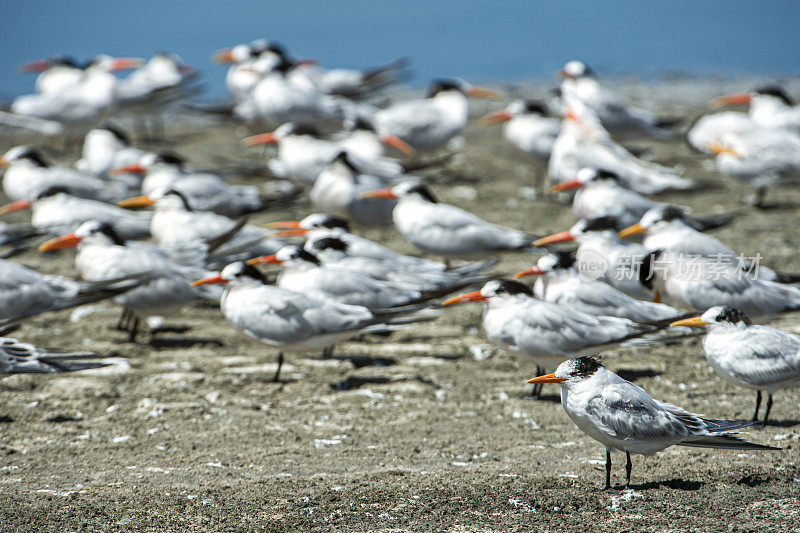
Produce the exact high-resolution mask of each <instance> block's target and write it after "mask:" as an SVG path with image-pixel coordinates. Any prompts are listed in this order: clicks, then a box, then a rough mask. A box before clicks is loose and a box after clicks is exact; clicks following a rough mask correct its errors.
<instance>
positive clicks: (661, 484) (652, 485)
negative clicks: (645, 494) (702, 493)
mask: <svg viewBox="0 0 800 533" xmlns="http://www.w3.org/2000/svg"><path fill="white" fill-rule="evenodd" d="M705 485H706V484H705V483H704V482H702V481H689V480H686V479H667V480H663V481H650V482H648V483H643V484H641V485H631V488H632V489H633V490H651V489H660V488H666V489H673V490H686V491H689V490H700V489H701V488H703V487H704V486H705Z"/></svg>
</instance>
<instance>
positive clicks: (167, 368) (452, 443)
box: [0, 82, 800, 531]
mask: <svg viewBox="0 0 800 533" xmlns="http://www.w3.org/2000/svg"><path fill="white" fill-rule="evenodd" d="M690 85H691V84H690ZM733 85H734V86H733V88H734V89H736V88H741V87H742V84H733ZM694 86H699V87H701V88H702V89H703V90H704V91H705V92H700V93H698V94H694V97H695V101H694V102H693V105H694V108H693V109H694V110H693V111H691V112H688V113H687V111H686V108H685V104H681V102H682V101H685V100H686V99H687V95H688V94H690V93H691V91H687V90H683V89H681V87H683V86H682V85H680V84H679V83H676V86H675V87H673V88H672V89H671V90H663V91H662V92H661V93H660V96H659V98H658V99H657V100H656V102H655V105H658V107H659V109H661V110H662V111H663V112H664V113H667V114H675V113H677V112H679V111H680V112H681V113H682V114H687V115H688V116H689V118H691V117H692V116H693V114H694V113H695V112H696V111H699V110H700V109H701V107H700V106H701V105H703V103H704V102H705V101H707V100H706V99H705V97H706V96H707V95H708V96H713V95H715V94H720V92H721V91H719V90H718V89H719V88H718V87H716V86H715V85H714V84H713V83H711V82H708V83H696V84H694ZM745 86H747V85H745ZM728 88H730V87H728ZM515 90H517V91H520V92H530V93H539V92H541V91H542V88H541V87H540V86H533V87H524V88H516V89H515ZM648 91H649V88H648V87H647V86H644V85H641V84H639V85H635V86H633V89H631V91H630V92H631V94H632V95H633V96H632V97H633V98H636V95H641V94H648ZM488 109H489V108H488V107H482V106H476V109H475V110H476V113H480V112H483V111H486V110H488ZM176 127H177V126H173V127H172V130H174V129H175V128H176ZM181 129H182V131H181V132H180V134H177V133H176V132H175V131H172V130H170V132H171V133H172V134H171V135H170V137H171V138H173V139H175V140H174V141H173V142H172V143H171V144H170V146H169V148H170V149H172V150H175V151H177V152H179V153H181V154H185V155H187V156H189V157H190V159H191V160H193V161H194V162H196V164H197V165H198V166H214V165H221V164H227V163H232V162H234V163H235V162H242V161H249V162H251V163H258V162H261V161H263V159H261V152H260V151H259V150H247V149H244V148H242V147H241V146H240V145H239V140H240V139H241V138H242V137H243V136H244V135H245V134H246V132H245V131H244V130H242V129H241V128H234V127H232V126H226V125H206V126H203V127H202V128H194V129H192V128H191V127H189V126H186V127H184V126H181ZM0 140H2V145H3V146H2V147H1V148H2V149H3V150H5V149H6V148H7V147H9V146H12V145H14V144H17V143H18V142H19V139H17V138H11V137H8V136H6V137H4V138H2V139H0ZM632 144H635V145H637V146H648V147H650V148H651V158H652V159H654V160H656V161H659V162H664V163H666V164H669V165H679V166H680V167H682V168H683V169H684V171H685V174H686V175H687V176H690V177H692V178H695V179H698V180H700V181H703V182H706V183H709V184H712V185H714V186H715V188H713V189H712V190H710V191H708V192H706V193H704V194H702V195H691V194H688V195H666V196H664V197H663V199H664V200H668V201H674V202H678V203H681V204H686V205H690V206H692V207H693V208H694V211H695V212H697V213H703V212H710V211H716V210H729V209H743V212H744V216H742V217H741V218H740V219H739V220H738V221H737V222H736V223H735V224H734V225H733V226H731V227H728V228H725V229H722V230H720V231H718V232H717V233H716V236H718V237H719V238H720V239H722V240H723V241H725V242H726V243H728V244H729V245H731V246H732V247H733V248H734V249H736V250H737V251H741V252H744V253H746V254H755V253H756V252H760V253H761V254H762V255H763V256H764V263H765V264H767V265H770V266H772V267H774V268H777V269H783V270H788V271H800V260H799V259H798V258H797V250H798V247H800V236H798V233H797V231H796V228H797V222H798V217H797V215H796V212H797V211H796V210H797V205H798V203H800V191H798V190H797V189H792V188H785V189H781V191H780V193H779V194H774V195H773V199H776V200H780V202H781V203H783V204H786V205H784V206H783V207H782V208H780V209H774V210H769V211H755V210H753V209H750V208H746V207H743V206H742V204H741V200H742V198H743V197H744V196H745V195H746V194H747V193H748V192H749V190H748V189H747V188H746V187H744V186H742V185H740V184H738V183H736V182H733V181H731V180H729V179H726V178H722V177H720V176H719V175H717V174H716V173H715V172H714V170H713V165H710V164H709V162H708V161H706V160H704V158H702V157H701V156H698V155H697V154H694V153H692V152H690V151H689V150H688V149H687V147H686V146H685V145H684V144H683V143H682V142H680V141H678V140H676V141H672V142H651V141H646V140H642V141H636V142H635V143H632ZM145 146H148V145H147V144H145ZM150 146H152V145H150ZM465 146H466V147H467V149H466V150H465V151H464V155H463V156H460V157H459V158H457V159H456V161H454V163H453V165H452V166H451V168H450V169H449V170H448V171H447V172H440V173H438V174H437V175H436V176H435V177H436V179H437V181H436V182H434V188H435V190H436V191H437V192H438V193H439V194H440V196H441V197H442V198H443V200H445V201H448V202H451V203H455V204H457V205H460V206H463V207H465V208H467V209H470V210H473V211H476V212H478V213H480V214H481V215H482V216H484V217H485V218H487V219H489V220H492V221H495V222H500V223H504V224H508V225H511V226H515V227H518V228H522V229H525V230H527V231H529V232H532V233H549V232H553V231H558V230H562V229H566V228H567V227H568V226H569V225H571V224H572V223H573V222H574V221H573V218H572V216H571V213H570V212H569V210H568V209H567V208H566V207H565V206H564V205H560V204H557V203H555V202H553V201H551V200H548V199H530V196H531V195H530V194H529V192H530V190H529V189H524V188H526V187H528V188H529V187H531V185H532V183H533V178H534V176H535V175H536V174H537V173H541V172H542V171H543V169H542V168H540V167H538V166H536V165H530V164H527V163H526V162H524V161H523V160H522V159H519V158H518V157H517V156H515V155H514V154H513V153H512V151H511V150H510V149H509V148H508V147H506V146H504V145H503V144H502V142H501V140H500V132H499V128H497V127H494V128H486V127H481V126H478V125H476V124H472V125H471V126H470V127H469V128H468V130H467V131H466V133H465ZM48 153H49V154H51V155H54V156H56V158H57V159H59V160H62V161H72V160H74V159H75V158H76V153H75V152H74V151H73V152H70V153H68V154H59V153H58V150H57V148H56V147H54V148H52V149H50V150H48ZM251 181H253V180H252V179H251ZM308 210H309V206H308V205H303V204H301V205H297V206H293V207H291V208H290V209H287V210H284V211H279V212H270V213H264V214H260V215H257V216H255V217H253V221H254V222H266V221H269V220H281V219H286V218H289V217H297V216H301V215H303V214H305V213H307V212H308ZM11 220H25V215H19V216H18V217H16V215H15V218H11ZM368 236H370V237H373V238H380V239H383V240H384V242H388V243H389V245H391V246H393V247H395V248H397V249H399V250H402V251H406V252H413V250H412V248H411V247H410V245H408V244H407V243H405V242H403V241H402V239H401V238H400V237H399V236H398V235H397V234H396V232H395V231H394V230H393V229H392V228H388V229H384V230H377V231H370V232H369V233H368ZM19 260H20V261H21V262H23V263H25V264H28V265H31V266H33V267H35V268H38V269H41V270H43V271H46V272H57V273H61V274H68V275H71V274H73V273H74V268H73V262H72V261H73V254H72V253H62V254H59V255H51V256H46V257H42V256H38V255H36V254H34V253H28V254H25V255H23V256H21V257H19ZM534 260H535V256H533V255H530V254H522V253H520V254H511V255H507V256H504V257H503V260H502V262H501V263H500V265H498V267H497V271H498V272H499V273H512V272H515V271H516V270H518V269H519V268H521V267H524V266H529V264H530V263H531V262H532V261H534ZM117 313H118V310H117V309H115V308H114V307H113V306H112V305H111V304H110V303H106V304H103V305H101V306H99V307H98V308H97V309H96V310H95V312H94V314H92V315H90V316H88V317H86V318H84V319H83V320H82V321H80V322H77V323H73V322H71V321H70V320H69V317H70V313H69V312H62V313H56V314H50V315H44V316H40V317H37V318H35V319H32V320H30V321H29V322H27V323H26V324H25V325H24V326H23V327H22V328H21V329H20V330H19V331H18V332H17V333H16V334H15V335H16V336H17V337H19V338H21V339H24V340H26V341H30V342H33V343H36V344H40V345H46V346H50V347H58V348H65V349H66V348H72V349H83V350H93V351H96V352H100V353H107V354H109V355H119V356H124V357H126V358H128V363H129V367H128V366H125V365H121V366H113V367H109V368H105V369H99V370H93V371H88V372H82V373H76V374H62V375H52V376H48V375H24V376H11V377H6V378H4V379H2V380H0V402H1V403H0V457H1V458H2V459H0V529H2V530H28V531H33V530H77V529H82V530H85V529H92V530H94V529H127V528H129V529H137V530H138V529H152V530H166V529H169V530H175V529H228V530H235V529H244V528H254V529H255V528H258V529H268V530H275V531H279V530H286V531H298V530H307V529H320V530H322V529H324V530H332V529H333V530H344V529H349V530H361V531H363V530H418V531H422V530H424V531H430V530H437V531H510V530H531V529H533V530H540V529H541V530H544V529H551V530H570V531H574V530H585V529H586V528H587V527H589V528H592V529H596V528H598V527H607V528H613V529H615V530H620V529H624V530H637V531H641V530H659V531H678V530H690V529H691V530H732V531H739V530H756V529H768V530H775V531H780V530H788V529H790V528H794V527H797V521H798V514H800V504H798V500H797V491H798V489H800V466H798V465H797V464H796V463H797V461H798V459H800V455H798V447H800V442H799V441H798V440H797V439H799V438H800V432H798V430H797V427H798V426H797V424H798V423H800V420H798V413H797V405H798V400H800V394H799V393H798V392H797V391H796V390H794V391H792V390H790V391H784V392H781V393H779V394H778V395H777V397H776V404H775V407H774V409H773V412H772V423H771V424H770V425H769V426H768V427H766V428H764V429H762V430H754V431H752V432H750V434H749V437H750V438H752V439H753V440H755V441H757V442H761V443H766V444H772V445H778V446H781V447H783V451H779V452H769V453H752V452H747V453H739V452H736V451H705V450H699V449H688V448H687V449H682V448H672V449H669V450H667V451H666V452H664V453H661V454H659V455H657V456H655V457H649V458H643V457H641V456H635V457H634V470H633V484H634V488H633V490H629V491H620V492H598V491H597V489H598V488H600V487H602V484H603V476H604V471H603V456H604V454H603V451H604V450H603V448H602V446H601V445H600V444H599V443H597V442H595V441H593V440H591V439H590V438H588V437H587V436H585V435H584V434H583V433H581V432H580V431H579V430H578V429H577V428H576V427H575V426H574V425H573V424H572V422H571V421H570V420H569V419H568V418H567V417H566V415H565V414H564V412H563V410H562V408H561V406H560V404H559V401H558V396H557V388H556V387H550V388H548V389H546V397H545V399H544V401H535V400H532V399H531V398H530V397H528V396H527V393H528V391H529V386H527V385H525V383H524V382H525V380H526V379H528V378H530V377H532V376H533V375H534V373H535V365H534V364H533V363H532V362H531V361H528V360H524V359H522V358H519V357H515V356H513V355H510V354H507V353H503V352H502V351H495V350H493V349H491V347H490V346H488V344H487V341H486V340H485V338H484V337H483V335H482V332H481V330H480V326H479V319H480V313H481V308H480V306H479V305H477V304H473V305H472V306H462V307H458V308H453V309H448V310H445V311H444V312H442V313H441V317H440V319H439V320H437V321H436V322H434V323H430V324H422V325H416V326H414V327H409V328H408V329H406V330H404V331H402V332H399V333H397V334H395V335H393V336H392V337H390V338H388V339H380V338H378V339H375V338H367V339H364V340H363V341H360V342H349V343H344V344H342V345H340V346H338V347H337V351H336V357H335V359H333V360H321V359H319V358H317V357H298V356H294V357H289V359H288V364H287V365H286V366H285V370H284V373H283V378H284V381H283V382H282V383H280V384H275V383H270V382H269V379H270V377H271V375H272V373H273V372H274V368H275V366H274V360H275V355H276V352H275V351H274V350H272V349H270V348H267V347H265V346H263V345H260V344H258V343H256V342H254V341H251V340H249V339H247V338H245V337H244V336H242V335H240V334H238V333H237V332H235V331H234V330H233V329H232V328H231V327H230V326H229V325H228V324H227V323H226V321H225V320H224V319H223V317H222V315H221V314H220V312H219V310H218V309H217V308H216V306H215V305H212V304H211V303H204V304H198V305H196V306H194V307H192V308H188V309H185V310H184V311H182V312H181V313H178V314H176V315H174V316H169V317H167V320H166V323H165V325H169V326H174V327H176V328H178V327H180V328H186V330H185V331H184V332H167V333H160V334H158V335H156V336H155V337H152V338H150V337H149V335H147V334H145V335H143V336H142V338H141V342H140V343H138V344H129V343H125V342H123V341H124V334H123V333H120V332H118V331H116V330H114V328H113V326H114V324H115V323H116V319H117ZM772 323H773V324H775V325H778V326H779V327H783V328H786V329H798V317H797V316H786V317H782V318H780V319H778V320H775V321H773V322H772ZM473 353H483V354H491V357H488V358H477V359H476V358H475V357H474V356H473ZM479 359H480V360H479ZM606 364H607V366H608V367H609V368H611V369H612V370H614V371H616V372H618V373H620V374H621V375H622V376H624V377H626V378H628V379H631V380H633V381H634V382H635V383H636V384H638V385H640V386H642V387H644V388H645V389H646V390H647V391H649V392H650V393H651V394H652V395H653V396H654V397H656V398H658V399H662V400H666V401H670V402H673V403H676V404H678V405H681V406H683V407H685V408H687V409H689V410H692V411H695V412H701V413H704V414H706V415H708V416H711V417H715V418H738V417H744V418H749V417H750V416H751V414H752V408H753V400H754V394H753V393H752V392H750V391H745V390H742V389H737V388H735V387H733V386H731V385H728V384H725V383H723V382H722V381H721V380H720V379H719V378H717V377H716V376H715V375H714V373H713V372H712V371H711V369H710V368H709V367H708V365H707V364H706V363H705V362H704V360H703V359H702V351H701V348H700V346H699V344H698V342H697V341H684V342H682V343H681V344H678V345H673V346H655V347H646V348H640V349H638V350H633V349H626V350H618V351H614V352H611V353H609V355H608V357H607V358H606ZM615 461H616V462H615V466H614V482H615V483H621V482H622V481H623V480H624V477H623V476H624V468H623V466H622V465H623V463H624V457H623V456H619V455H617V456H615Z"/></svg>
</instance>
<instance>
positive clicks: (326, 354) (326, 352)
mask: <svg viewBox="0 0 800 533" xmlns="http://www.w3.org/2000/svg"><path fill="white" fill-rule="evenodd" d="M331 357H333V344H331V345H330V346H326V347H324V348H323V349H322V358H323V359H330V358H331Z"/></svg>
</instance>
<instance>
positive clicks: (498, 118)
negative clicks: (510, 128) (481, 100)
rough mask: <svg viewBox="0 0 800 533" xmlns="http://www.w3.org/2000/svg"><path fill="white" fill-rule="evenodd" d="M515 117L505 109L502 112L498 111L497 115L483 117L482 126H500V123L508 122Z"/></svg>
mask: <svg viewBox="0 0 800 533" xmlns="http://www.w3.org/2000/svg"><path fill="white" fill-rule="evenodd" d="M513 117H514V115H512V114H511V113H509V112H508V111H506V110H505V109H503V110H501V111H498V112H497V113H491V114H489V115H486V116H485V117H483V118H482V119H481V124H483V125H484V126H490V125H492V124H498V123H500V122H508V121H509V120H511V119H512V118H513Z"/></svg>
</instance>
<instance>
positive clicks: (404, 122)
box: [372, 80, 499, 151]
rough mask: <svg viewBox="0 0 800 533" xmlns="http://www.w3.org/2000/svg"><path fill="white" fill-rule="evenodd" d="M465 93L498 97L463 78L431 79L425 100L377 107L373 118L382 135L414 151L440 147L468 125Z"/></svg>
mask: <svg viewBox="0 0 800 533" xmlns="http://www.w3.org/2000/svg"><path fill="white" fill-rule="evenodd" d="M467 96H473V97H476V98H486V99H490V100H497V99H499V96H498V95H497V93H495V92H494V91H491V90H489V89H485V88H483V87H475V86H472V85H470V84H468V83H467V82H465V81H463V80H439V81H436V82H433V83H432V84H431V86H430V88H429V90H428V95H427V97H426V98H424V99H418V100H406V101H402V102H398V103H396V104H392V105H391V106H389V107H387V108H385V109H380V110H377V111H376V112H375V113H374V115H373V117H372V119H373V120H374V122H375V124H376V127H377V129H378V131H379V132H381V133H382V134H392V135H395V136H397V137H399V138H400V139H402V140H403V141H405V142H406V143H408V144H409V145H411V147H412V148H413V149H414V150H419V151H425V150H435V149H437V148H441V147H442V146H444V145H445V144H447V142H448V141H449V140H450V139H452V138H453V137H455V136H456V135H458V134H460V133H461V132H462V131H463V130H464V128H465V127H466V125H467V118H468V117H469V103H468V102H467Z"/></svg>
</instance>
